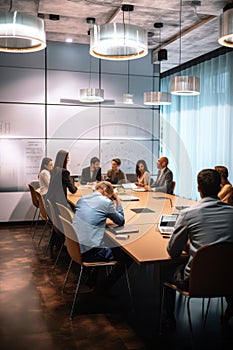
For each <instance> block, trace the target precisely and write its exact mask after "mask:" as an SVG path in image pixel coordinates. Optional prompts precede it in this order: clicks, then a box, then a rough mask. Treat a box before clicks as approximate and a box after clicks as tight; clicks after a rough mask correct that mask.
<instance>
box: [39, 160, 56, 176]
mask: <svg viewBox="0 0 233 350" xmlns="http://www.w3.org/2000/svg"><path fill="white" fill-rule="evenodd" d="M44 169H45V170H48V171H51V170H52V169H53V160H52V158H49V157H44V158H43V159H42V161H41V165H40V171H39V172H41V171H42V170H44Z"/></svg>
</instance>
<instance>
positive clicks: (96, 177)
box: [81, 157, 101, 185]
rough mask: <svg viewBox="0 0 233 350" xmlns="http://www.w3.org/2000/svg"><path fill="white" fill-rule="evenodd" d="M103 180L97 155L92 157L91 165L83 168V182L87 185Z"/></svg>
mask: <svg viewBox="0 0 233 350" xmlns="http://www.w3.org/2000/svg"><path fill="white" fill-rule="evenodd" d="M96 181H101V168H100V160H99V158H97V157H92V158H91V160H90V166H88V167H86V168H84V169H83V170H82V175H81V184H82V185H86V184H87V183H89V182H96Z"/></svg>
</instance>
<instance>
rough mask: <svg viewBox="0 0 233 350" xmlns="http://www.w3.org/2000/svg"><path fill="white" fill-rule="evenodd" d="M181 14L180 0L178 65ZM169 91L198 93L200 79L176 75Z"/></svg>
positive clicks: (174, 92) (178, 93)
mask: <svg viewBox="0 0 233 350" xmlns="http://www.w3.org/2000/svg"><path fill="white" fill-rule="evenodd" d="M181 16H182V0H180V11H179V25H180V36H179V66H180V65H181V37H182V27H181ZM170 91H171V94H173V95H183V96H193V95H199V94H200V79H199V78H198V77H193V76H189V75H187V76H186V75H184V76H176V77H173V78H172V79H171V81H170Z"/></svg>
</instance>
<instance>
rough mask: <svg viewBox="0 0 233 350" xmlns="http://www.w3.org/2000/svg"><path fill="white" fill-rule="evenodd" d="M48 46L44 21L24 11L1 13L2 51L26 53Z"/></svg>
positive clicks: (0, 41)
mask: <svg viewBox="0 0 233 350" xmlns="http://www.w3.org/2000/svg"><path fill="white" fill-rule="evenodd" d="M45 48H46V35H45V28H44V21H43V19H41V18H38V17H33V16H30V15H26V14H24V13H19V12H17V11H14V12H6V13H0V51H3V52H13V53H25V52H35V51H39V50H43V49H45Z"/></svg>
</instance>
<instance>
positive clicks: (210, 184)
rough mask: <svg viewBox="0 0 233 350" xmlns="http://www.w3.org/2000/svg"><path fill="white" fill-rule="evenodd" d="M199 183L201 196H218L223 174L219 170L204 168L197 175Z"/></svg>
mask: <svg viewBox="0 0 233 350" xmlns="http://www.w3.org/2000/svg"><path fill="white" fill-rule="evenodd" d="M197 184H198V191H199V192H200V195H201V198H204V197H217V195H218V192H219V191H220V185H221V176H220V174H219V172H218V171H217V170H214V169H203V170H201V171H200V172H199V173H198V175H197Z"/></svg>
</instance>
